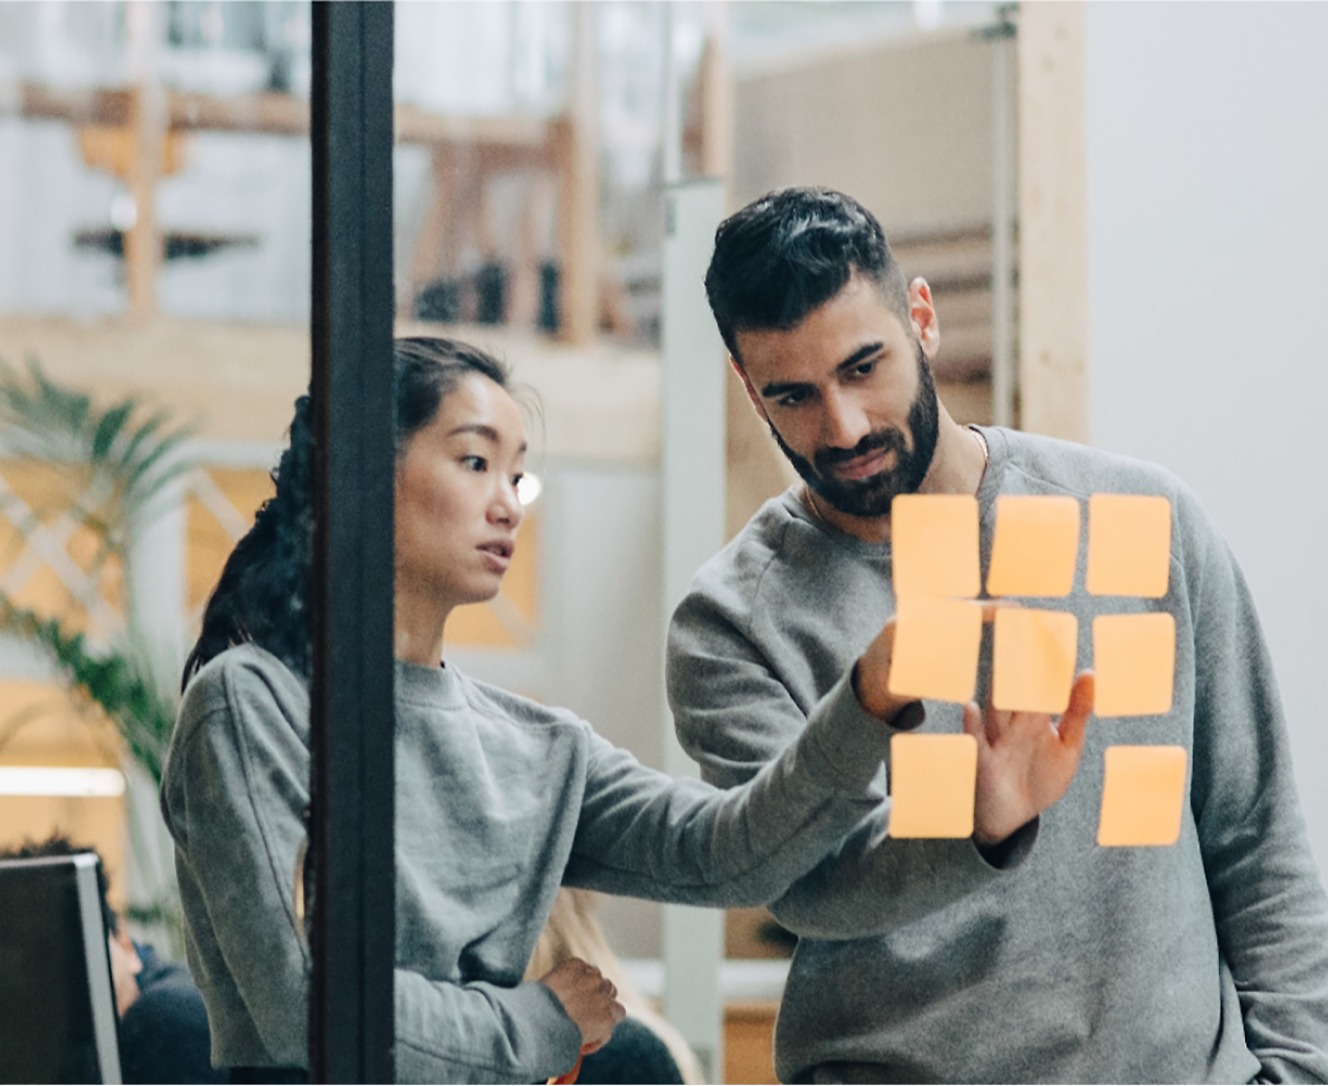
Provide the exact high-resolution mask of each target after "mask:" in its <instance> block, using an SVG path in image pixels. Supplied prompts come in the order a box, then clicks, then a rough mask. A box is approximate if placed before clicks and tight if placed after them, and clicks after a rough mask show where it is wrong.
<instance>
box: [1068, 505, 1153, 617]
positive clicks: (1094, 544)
mask: <svg viewBox="0 0 1328 1086" xmlns="http://www.w3.org/2000/svg"><path fill="white" fill-rule="evenodd" d="M1170 570H1171V502H1170V501H1168V500H1167V499H1166V498H1157V497H1149V496H1147V495H1141V494H1094V495H1093V496H1092V497H1090V498H1089V499H1088V573H1087V575H1086V579H1085V586H1086V587H1087V589H1088V591H1089V592H1091V593H1092V594H1093V595H1095V596H1143V597H1145V598H1146V599H1157V598H1158V597H1159V596H1165V595H1166V594H1167V578H1168V574H1169V573H1170Z"/></svg>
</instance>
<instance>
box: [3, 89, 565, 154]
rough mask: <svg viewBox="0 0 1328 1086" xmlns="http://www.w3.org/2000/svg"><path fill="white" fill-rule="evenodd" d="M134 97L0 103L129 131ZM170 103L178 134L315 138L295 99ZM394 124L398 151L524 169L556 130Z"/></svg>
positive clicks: (55, 95)
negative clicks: (443, 150) (472, 153)
mask: <svg viewBox="0 0 1328 1086" xmlns="http://www.w3.org/2000/svg"><path fill="white" fill-rule="evenodd" d="M133 95H134V91H133V90H126V89H124V88H116V89H102V90H66V89H62V88H57V87H47V86H44V85H42V84H38V83H24V84H22V85H21V86H20V87H19V90H18V93H17V94H16V95H15V96H14V98H13V99H10V100H8V102H9V103H12V104H8V103H7V102H6V101H0V115H4V114H11V113H17V114H18V115H19V116H21V117H28V118H31V119H33V120H46V121H70V122H73V123H75V124H96V125H111V126H123V125H126V124H128V123H129V119H130V113H131V110H132V108H133V105H132V99H133ZM164 95H165V110H166V115H167V117H168V118H169V126H170V128H171V130H172V131H187V132H259V133H266V134H270V135H278V136H308V134H309V102H308V100H307V99H304V98H297V97H296V96H295V95H293V94H277V93H271V92H264V93H261V94H237V95H228V96H227V97H224V98H219V97H217V96H215V95H211V94H199V93H195V92H191V91H179V90H166V91H164ZM393 124H394V130H395V136H396V140H397V142H398V143H421V144H425V145H430V146H433V145H444V144H471V143H473V144H481V145H483V146H485V147H490V148H495V149H499V148H501V149H503V150H505V151H506V152H507V153H508V154H509V155H510V157H511V161H513V162H517V163H522V164H524V163H525V162H527V161H537V162H547V161H549V156H550V153H551V151H550V124H551V122H549V121H544V120H539V119H534V118H528V117H455V116H443V115H441V114H436V113H428V112H426V111H425V110H422V109H418V108H416V107H415V106H410V105H399V106H397V107H396V109H395V111H394V122H393Z"/></svg>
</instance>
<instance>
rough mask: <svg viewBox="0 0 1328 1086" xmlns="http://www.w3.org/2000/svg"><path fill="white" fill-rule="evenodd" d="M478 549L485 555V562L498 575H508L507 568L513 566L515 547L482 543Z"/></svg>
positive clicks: (507, 544) (506, 544)
mask: <svg viewBox="0 0 1328 1086" xmlns="http://www.w3.org/2000/svg"><path fill="white" fill-rule="evenodd" d="M476 549H477V550H478V551H479V552H480V554H482V555H484V560H485V562H487V563H488V565H489V568H490V569H492V570H494V571H495V572H496V573H506V572H507V567H508V566H510V565H511V564H512V551H513V550H514V547H513V545H512V544H511V543H501V542H499V543H481V544H480V546H479V547H478V548H476Z"/></svg>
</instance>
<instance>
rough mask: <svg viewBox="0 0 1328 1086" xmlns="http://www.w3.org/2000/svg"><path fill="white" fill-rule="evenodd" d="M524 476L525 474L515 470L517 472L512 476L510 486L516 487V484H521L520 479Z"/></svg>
mask: <svg viewBox="0 0 1328 1086" xmlns="http://www.w3.org/2000/svg"><path fill="white" fill-rule="evenodd" d="M524 478H525V475H524V474H522V473H521V472H517V474H515V475H513V476H512V486H513V487H518V486H520V485H521V480H522V479H524Z"/></svg>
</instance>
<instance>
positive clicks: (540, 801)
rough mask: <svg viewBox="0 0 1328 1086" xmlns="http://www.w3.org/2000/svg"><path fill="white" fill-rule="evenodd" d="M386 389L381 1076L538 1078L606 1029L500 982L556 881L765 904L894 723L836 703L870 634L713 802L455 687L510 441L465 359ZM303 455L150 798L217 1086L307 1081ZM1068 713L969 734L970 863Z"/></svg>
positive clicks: (426, 349)
mask: <svg viewBox="0 0 1328 1086" xmlns="http://www.w3.org/2000/svg"><path fill="white" fill-rule="evenodd" d="M394 374H395V405H396V407H395V411H396V450H397V451H396V474H395V585H394V608H395V635H394V651H395V656H396V664H395V669H396V670H395V699H396V722H395V727H396V775H397V799H396V811H397V821H396V932H397V953H396V962H395V991H396V1044H395V1054H396V1074H397V1077H398V1078H399V1079H403V1080H408V1081H450V1082H466V1081H475V1082H481V1081H484V1082H487V1081H496V1082H532V1081H540V1080H543V1079H547V1078H550V1077H553V1076H557V1075H561V1074H564V1073H566V1072H567V1071H569V1070H570V1069H571V1068H572V1067H573V1066H574V1065H575V1063H576V1062H577V1059H578V1057H579V1056H580V1055H581V1053H582V1051H583V1049H584V1050H588V1051H593V1050H594V1049H597V1048H599V1047H601V1046H602V1045H603V1044H604V1043H605V1042H606V1041H607V1040H608V1039H609V1037H610V1035H611V1034H612V1033H613V1028H614V1026H615V1025H616V1024H617V1023H618V1022H619V1021H620V1020H621V1019H622V1017H623V1014H624V1009H623V1007H622V1004H621V1003H619V1002H618V1000H617V999H616V998H615V996H616V993H617V989H616V987H615V986H614V985H613V983H612V982H611V981H609V980H608V979H607V978H605V977H604V976H603V975H602V973H601V972H600V971H599V970H598V969H597V968H595V967H593V966H590V965H587V964H586V963H584V962H582V961H580V960H579V959H569V960H567V961H564V962H563V963H562V964H561V965H558V966H556V967H555V968H554V969H552V970H551V971H550V972H549V973H547V974H545V975H544V976H543V977H541V978H539V980H538V981H536V982H533V983H523V982H522V975H523V972H524V970H525V967H526V963H527V962H528V961H529V959H530V955H531V953H532V951H533V950H534V948H535V943H536V940H537V939H538V937H539V933H540V930H541V929H542V928H543V926H544V923H545V921H546V920H547V919H548V916H549V913H550V910H551V909H552V907H553V902H554V898H555V896H556V894H557V892H558V888H559V886H560V885H562V884H567V885H569V886H580V887H588V888H593V889H599V890H604V891H606V892H609V893H616V894H626V895H634V896H639V897H646V898H652V899H655V900H661V901H675V902H684V903H689V904H694V905H713V906H729V905H740V904H760V903H764V902H767V901H769V900H771V899H773V898H775V897H777V896H779V895H780V894H781V893H782V892H783V891H784V890H785V889H787V887H788V886H789V885H790V884H791V883H792V882H793V881H794V880H796V879H797V878H799V877H800V876H801V875H803V874H805V873H806V872H807V871H809V870H811V868H812V867H814V866H815V864H816V863H817V862H818V861H819V860H820V859H821V857H823V856H824V855H825V854H826V853H827V852H829V851H830V850H832V849H834V848H835V847H836V846H838V844H839V843H840V842H841V841H842V840H843V839H844V837H845V835H847V834H848V833H849V832H850V831H851V830H852V829H853V827H854V826H855V825H856V824H857V823H858V821H859V820H860V819H861V818H862V817H863V816H864V815H866V814H869V813H870V812H871V811H872V810H873V809H874V808H875V807H876V806H877V805H878V804H879V803H880V801H881V799H882V798H883V795H882V791H881V788H880V786H879V781H880V779H881V772H880V770H881V763H882V760H883V759H884V757H885V756H886V753H887V750H888V746H889V742H890V738H891V736H892V735H893V734H895V733H896V732H897V731H898V726H899V724H900V723H901V722H899V721H897V722H896V725H895V726H893V727H891V726H887V725H885V724H884V723H882V721H881V720H879V719H877V718H876V717H874V716H872V715H871V714H870V713H868V712H867V711H865V710H864V709H862V708H861V706H860V704H859V702H858V697H859V693H858V688H859V686H861V687H862V688H863V689H864V690H867V689H870V690H876V689H878V688H881V687H883V686H884V684H885V683H886V682H887V676H886V671H887V670H888V662H889V651H890V645H891V644H892V643H893V633H892V628H891V627H887V628H886V629H885V630H884V631H883V632H882V634H881V636H880V637H878V638H877V640H876V641H874V642H873V643H872V645H871V646H869V647H868V649H867V651H866V652H865V653H864V654H863V657H862V660H861V664H860V667H859V669H858V671H857V672H856V678H855V679H854V681H852V682H848V681H846V682H845V683H843V684H842V685H841V687H840V689H839V690H838V691H837V692H836V694H834V695H832V696H831V698H829V699H827V700H828V703H829V704H831V705H832V706H833V708H834V710H835V711H834V712H830V713H826V714H825V716H824V718H823V720H824V722H823V721H822V718H816V719H813V720H812V721H811V723H810V724H809V725H808V727H807V728H806V730H805V731H804V732H803V734H802V735H801V736H800V737H799V738H798V739H797V740H796V741H795V742H793V743H792V744H790V745H789V747H788V749H787V750H785V751H784V753H783V754H782V755H781V756H780V757H778V758H776V759H774V760H773V761H772V762H771V764H770V765H769V766H768V767H767V768H766V769H765V770H764V771H763V772H761V773H759V774H757V775H756V777H755V778H754V779H753V780H752V781H751V782H750V783H749V784H747V785H745V786H744V787H742V788H740V789H737V790H734V791H730V792H725V791H722V790H720V789H717V788H714V787H712V786H710V785H706V784H703V783H701V782H699V781H696V780H689V779H687V780H674V779H672V778H670V777H668V776H666V775H664V774H662V773H659V772H656V771H654V770H651V769H647V768H645V767H643V766H642V765H640V764H639V763H638V762H637V761H636V759H635V758H633V757H632V756H631V755H630V754H628V753H627V752H626V751H623V750H619V749H617V748H615V747H613V746H611V745H610V744H609V743H607V742H606V741H605V740H603V739H602V738H600V737H599V736H598V735H597V734H596V733H595V732H594V730H593V729H592V728H591V727H590V725H588V724H587V723H586V722H584V721H582V720H580V719H579V718H577V717H576V716H575V715H573V714H572V713H570V712H567V711H565V710H559V709H550V708H548V707H546V706H544V705H540V704H538V703H536V702H533V701H529V700H527V699H525V698H521V697H518V696H516V695H514V694H510V693H508V692H507V691H505V690H501V689H498V688H496V687H493V686H490V685H488V684H485V683H481V682H477V681H475V680H472V679H469V678H467V677H466V676H465V675H463V674H461V673H460V672H459V671H458V670H457V669H456V667H455V666H453V665H451V664H448V663H446V662H444V660H443V650H444V632H445V627H446V624H447V620H448V618H449V616H450V615H451V613H452V611H453V610H454V609H455V608H456V607H458V606H460V605H462V604H468V603H476V602H479V601H482V600H488V599H491V598H492V597H493V596H494V595H495V594H496V593H497V591H498V588H499V585H500V583H501V581H502V577H503V574H504V573H505V572H506V570H507V567H508V564H509V563H510V561H511V557H512V552H513V549H514V547H515V544H516V532H517V528H518V526H519V525H520V522H521V516H522V508H521V503H520V501H519V500H518V498H517V484H518V482H519V481H520V478H521V472H522V464H523V461H524V458H525V452H526V434H525V425H524V422H523V419H522V415H521V411H520V409H519V407H518V405H517V403H516V401H515V400H514V399H513V397H512V395H511V393H510V392H509V391H508V388H507V383H508V380H507V374H506V372H505V371H504V370H503V368H502V367H501V365H500V364H499V363H497V362H496V361H494V360H493V359H492V358H490V357H489V356H488V355H486V354H484V353H483V352H480V351H477V350H475V349H474V348H471V347H468V346H466V345H464V344H461V343H456V342H452V341H448V340H438V339H405V340H398V341H397V344H396V349H395V352H394ZM313 443H314V439H313V430H312V424H311V421H310V405H309V401H308V398H307V397H303V398H301V399H300V401H299V402H298V403H297V407H296V414H295V418H294V420H293V421H292V423H291V428H290V446H289V448H288V449H287V450H286V451H285V453H284V454H283V456H282V459H281V463H280V464H279V466H278V468H277V471H276V473H275V482H276V487H277V489H276V495H275V497H273V498H272V499H271V500H270V501H268V502H267V503H266V504H265V505H264V506H263V508H262V509H260V510H259V513H258V516H257V519H256V521H255V524H254V526H253V528H252V529H251V530H250V531H249V533H248V534H247V535H246V536H245V537H244V538H243V539H242V540H240V542H239V543H238V544H237V545H236V548H235V550H234V552H233V553H232V554H231V556H230V558H229V559H228V561H227V563H226V567H225V569H224V570H223V572H222V575H221V579H220V581H219V583H218V585H217V587H216V589H215V591H214V592H213V594H212V597H211V599H210V600H209V601H208V605H207V608H206V611H205V613H204V617H203V627H202V631H201V633H200V636H199V640H198V642H197V644H196V645H195V647H194V650H193V652H192V653H191V655H190V657H189V660H188V661H187V663H186V666H185V682H186V684H187V685H186V689H185V695H184V702H183V705H182V707H181V711H180V718H179V723H178V725H177V727H176V730H175V734H174V736H173V738H172V744H171V750H170V754H169V758H168V761H167V765H166V770H165V776H164V779H163V783H162V808H163V812H164V814H165V817H166V822H167V825H168V827H169V828H170V831H171V834H172V836H173V837H174V840H175V844H176V862H177V869H178V875H179V880H180V891H181V899H182V903H183V906H184V914H185V929H186V939H187V946H188V951H189V960H190V963H191V964H192V966H193V971H194V975H195V976H196V977H197V978H198V980H199V985H200V987H201V989H202V992H203V998H204V1000H205V1001H206V1002H207V1007H208V1016H209V1020H210V1022H211V1025H212V1039H213V1053H212V1054H213V1061H214V1063H216V1064H217V1065H218V1066H222V1067H227V1068H230V1069H231V1071H232V1076H233V1078H240V1079H247V1078H249V1077H251V1076H255V1075H258V1076H263V1077H264V1079H265V1080H267V1081H271V1080H272V1078H273V1077H275V1076H280V1075H289V1076H290V1077H293V1078H298V1077H299V1076H300V1074H302V1069H303V1068H305V1067H307V1065H308V1057H307V1052H308V1041H307V1022H308V983H309V952H308V948H307V947H306V946H305V944H304V942H303V941H302V940H301V938H300V932H299V930H298V927H297V921H296V919H295V908H294V901H293V897H294V871H295V864H296V856H297V853H298V851H299V849H300V844H301V840H302V838H303V836H304V824H303V819H302V817H301V812H302V811H303V810H304V809H305V807H306V805H307V804H308V802H309V727H310V723H309V712H310V710H309V686H308V683H309V670H310V655H311V652H310V643H309V622H308V606H307V603H308V593H309V582H310V563H311V539H312V526H313V514H312V509H311V494H312V478H311V463H312V459H313V451H314V448H313ZM1089 700H1090V701H1091V698H1090V699H1089ZM1088 710H1089V705H1088V703H1086V702H1084V701H1083V700H1082V699H1081V700H1080V701H1079V702H1076V703H1075V705H1074V707H1073V708H1072V710H1071V711H1070V712H1067V713H1066V715H1065V717H1064V719H1063V720H1062V723H1061V726H1060V730H1059V731H1057V730H1055V729H1053V728H1050V727H1048V720H1049V718H1048V717H1046V716H1043V715H1037V714H1013V715H1008V714H1007V715H1002V716H1001V718H1000V720H999V721H998V722H994V723H993V724H992V726H991V729H990V732H989V734H990V736H991V737H992V740H993V744H995V743H999V748H1000V753H1001V756H1000V757H999V758H997V759H996V760H995V761H991V760H990V759H986V760H984V758H983V755H982V753H981V750H989V749H990V745H984V743H985V740H984V738H981V737H980V738H979V739H978V742H979V745H980V754H979V779H980V781H982V780H984V774H987V773H991V772H995V773H996V774H997V776H999V777H1000V778H1001V781H1002V782H1003V784H1001V785H1000V786H998V787H990V788H984V787H980V788H979V791H978V795H979V797H980V799H981V797H984V796H987V797H991V799H990V801H989V802H988V801H983V802H980V803H979V804H978V808H977V812H976V823H977V827H978V829H977V834H978V836H979V839H980V840H981V841H983V842H986V843H998V842H1001V841H1004V840H1005V839H1007V838H1009V837H1011V836H1012V835H1016V834H1017V831H1019V830H1020V828H1021V827H1023V826H1024V825H1025V824H1026V823H1028V822H1029V821H1030V820H1032V819H1033V818H1034V817H1035V816H1036V815H1037V814H1038V813H1039V811H1040V810H1041V809H1042V808H1043V807H1045V806H1047V805H1048V804H1049V803H1051V802H1054V801H1055V799H1056V798H1057V797H1058V796H1059V795H1060V794H1061V793H1063V792H1064V790H1065V788H1066V787H1068V785H1069V781H1070V778H1071V777H1072V775H1073V772H1074V768H1075V765H1076V764H1077V758H1078V755H1077V751H1078V749H1079V747H1080V746H1081V744H1082V741H1083V729H1084V724H1085V722H1086V718H1087V714H1088ZM734 715H735V716H738V715H740V711H735V713H734ZM902 723H904V725H905V726H907V721H903V722H902ZM970 884H971V880H969V881H968V882H964V883H962V884H960V885H958V886H957V887H956V893H957V894H958V893H960V892H967V891H968V889H969V887H970ZM283 1069H285V1070H284V1071H283Z"/></svg>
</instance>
